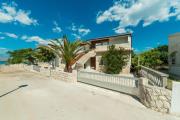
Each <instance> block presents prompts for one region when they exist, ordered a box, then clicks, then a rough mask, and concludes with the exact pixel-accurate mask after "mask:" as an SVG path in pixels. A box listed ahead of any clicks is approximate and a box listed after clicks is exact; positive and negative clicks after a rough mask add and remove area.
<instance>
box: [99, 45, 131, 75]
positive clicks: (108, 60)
mask: <svg viewBox="0 0 180 120" xmlns="http://www.w3.org/2000/svg"><path fill="white" fill-rule="evenodd" d="M128 52H129V51H126V50H125V49H123V48H119V49H116V48H115V46H114V45H112V46H110V47H109V48H108V51H107V52H106V53H105V54H104V55H103V57H102V61H103V64H104V67H105V73H108V74H119V73H120V72H121V71H122V69H123V67H124V66H125V65H126V64H127V61H128Z"/></svg>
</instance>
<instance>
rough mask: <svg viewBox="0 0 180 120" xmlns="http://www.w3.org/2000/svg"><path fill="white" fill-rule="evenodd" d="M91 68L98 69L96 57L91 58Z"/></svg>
mask: <svg viewBox="0 0 180 120" xmlns="http://www.w3.org/2000/svg"><path fill="white" fill-rule="evenodd" d="M91 68H92V69H94V70H95V69H96V57H92V58H91Z"/></svg>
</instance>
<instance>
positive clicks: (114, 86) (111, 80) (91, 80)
mask: <svg viewBox="0 0 180 120" xmlns="http://www.w3.org/2000/svg"><path fill="white" fill-rule="evenodd" d="M78 81H79V82H83V83H87V84H91V85H95V86H99V87H103V88H107V89H111V90H115V91H119V92H123V93H127V94H131V95H135V96H139V88H138V79H137V78H134V77H127V76H118V75H108V74H103V73H93V72H85V71H78Z"/></svg>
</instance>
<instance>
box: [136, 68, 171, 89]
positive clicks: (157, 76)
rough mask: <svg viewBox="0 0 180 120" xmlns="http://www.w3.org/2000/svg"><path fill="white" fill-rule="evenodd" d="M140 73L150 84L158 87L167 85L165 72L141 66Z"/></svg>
mask: <svg viewBox="0 0 180 120" xmlns="http://www.w3.org/2000/svg"><path fill="white" fill-rule="evenodd" d="M140 74H141V75H142V76H143V77H145V78H147V79H148V80H149V82H150V83H151V84H152V85H155V86H158V87H166V86H167V79H168V75H167V74H164V73H161V72H158V71H155V70H153V69H151V68H147V67H144V66H141V70H140Z"/></svg>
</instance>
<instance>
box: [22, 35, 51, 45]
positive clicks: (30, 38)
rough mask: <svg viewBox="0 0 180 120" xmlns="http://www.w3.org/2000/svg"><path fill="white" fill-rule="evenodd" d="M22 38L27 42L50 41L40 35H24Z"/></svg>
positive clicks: (45, 43)
mask: <svg viewBox="0 0 180 120" xmlns="http://www.w3.org/2000/svg"><path fill="white" fill-rule="evenodd" d="M21 39H22V40H25V41H26V42H37V43H38V44H42V45H47V44H48V43H49V40H45V39H43V38H41V37H39V36H26V35H23V36H22V37H21Z"/></svg>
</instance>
